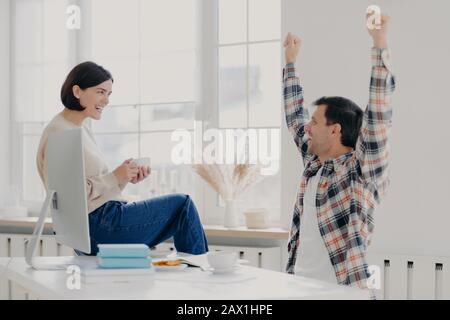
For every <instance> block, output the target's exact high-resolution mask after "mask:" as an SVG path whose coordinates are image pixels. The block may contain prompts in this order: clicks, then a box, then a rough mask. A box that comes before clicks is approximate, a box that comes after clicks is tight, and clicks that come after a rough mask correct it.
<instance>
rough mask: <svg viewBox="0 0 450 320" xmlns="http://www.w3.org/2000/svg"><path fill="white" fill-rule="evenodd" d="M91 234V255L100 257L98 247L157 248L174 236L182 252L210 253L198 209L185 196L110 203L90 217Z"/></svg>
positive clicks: (173, 195)
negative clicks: (137, 246)
mask: <svg viewBox="0 0 450 320" xmlns="http://www.w3.org/2000/svg"><path fill="white" fill-rule="evenodd" d="M89 234H90V238H91V253H90V255H96V254H97V252H98V247H97V245H98V244H103V243H145V244H146V245H148V246H149V247H153V246H156V245H157V244H159V243H161V242H163V241H165V240H167V239H169V238H171V237H173V240H174V244H175V248H176V249H177V251H179V252H185V253H190V254H202V253H205V252H207V251H208V243H207V240H206V236H205V232H204V230H203V227H202V224H201V222H200V218H199V216H198V212H197V208H196V207H195V205H194V202H193V201H192V200H191V198H190V197H189V196H188V195H185V194H171V195H166V196H162V197H157V198H152V199H148V200H143V201H138V202H130V203H126V202H121V201H108V202H107V203H105V204H104V205H103V206H101V207H100V208H98V209H96V210H94V211H93V212H91V213H90V214H89ZM76 252H77V253H78V254H84V253H82V252H80V251H77V250H76Z"/></svg>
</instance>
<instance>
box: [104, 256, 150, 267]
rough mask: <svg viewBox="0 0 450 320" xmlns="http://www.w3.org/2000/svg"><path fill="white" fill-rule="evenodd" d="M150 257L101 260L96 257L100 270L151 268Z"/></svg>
mask: <svg viewBox="0 0 450 320" xmlns="http://www.w3.org/2000/svg"><path fill="white" fill-rule="evenodd" d="M151 261H152V259H151V258H150V257H147V258H103V257H98V265H99V266H100V267H101V268H151Z"/></svg>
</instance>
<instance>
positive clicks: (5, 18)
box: [0, 0, 10, 206]
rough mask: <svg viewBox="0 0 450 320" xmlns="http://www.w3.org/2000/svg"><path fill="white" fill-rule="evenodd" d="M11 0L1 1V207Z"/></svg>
mask: <svg viewBox="0 0 450 320" xmlns="http://www.w3.org/2000/svg"><path fill="white" fill-rule="evenodd" d="M9 30H10V29H9V0H0V70H1V71H0V114H1V116H0V150H1V152H0V206H2V204H3V203H4V200H5V198H4V197H5V194H6V186H7V185H8V184H9V125H10V117H9V49H10V46H9Z"/></svg>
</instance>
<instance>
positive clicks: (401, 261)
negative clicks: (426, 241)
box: [368, 253, 450, 300]
mask: <svg viewBox="0 0 450 320" xmlns="http://www.w3.org/2000/svg"><path fill="white" fill-rule="evenodd" d="M368 263H369V265H372V266H376V267H377V268H376V269H378V270H379V279H378V280H379V281H378V283H379V285H380V286H379V289H378V290H375V291H376V294H377V297H378V298H379V299H385V300H394V299H395V300H396V299H401V300H419V299H420V300H422V299H424V300H441V299H450V257H433V256H409V255H395V254H379V253H369V255H368Z"/></svg>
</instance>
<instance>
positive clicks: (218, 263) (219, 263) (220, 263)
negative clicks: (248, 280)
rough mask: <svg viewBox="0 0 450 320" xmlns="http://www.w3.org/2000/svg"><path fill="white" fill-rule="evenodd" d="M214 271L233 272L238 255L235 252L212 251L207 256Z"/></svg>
mask: <svg viewBox="0 0 450 320" xmlns="http://www.w3.org/2000/svg"><path fill="white" fill-rule="evenodd" d="M206 258H207V259H208V263H209V265H210V266H211V267H212V268H213V269H214V270H231V269H232V268H233V266H234V265H235V263H236V260H237V254H236V252H233V251H212V252H208V254H207V255H206Z"/></svg>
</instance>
